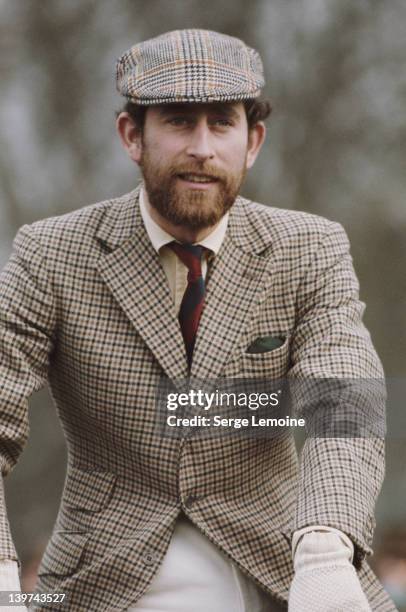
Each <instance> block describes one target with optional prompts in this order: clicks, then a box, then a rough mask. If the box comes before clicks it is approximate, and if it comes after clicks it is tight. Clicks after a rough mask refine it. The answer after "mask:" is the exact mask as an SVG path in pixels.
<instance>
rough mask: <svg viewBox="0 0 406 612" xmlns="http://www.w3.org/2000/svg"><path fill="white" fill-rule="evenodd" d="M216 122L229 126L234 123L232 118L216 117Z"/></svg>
mask: <svg viewBox="0 0 406 612" xmlns="http://www.w3.org/2000/svg"><path fill="white" fill-rule="evenodd" d="M214 123H216V124H217V125H220V126H222V127H229V126H231V125H232V123H231V121H230V119H215V121H214Z"/></svg>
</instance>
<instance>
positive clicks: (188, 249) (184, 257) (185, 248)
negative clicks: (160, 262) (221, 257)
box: [168, 242, 204, 280]
mask: <svg viewBox="0 0 406 612" xmlns="http://www.w3.org/2000/svg"><path fill="white" fill-rule="evenodd" d="M168 247H169V248H170V249H172V251H173V252H174V253H176V255H177V256H178V257H179V259H180V260H181V262H182V263H184V264H185V266H186V267H187V268H188V270H189V278H188V280H195V279H197V278H199V277H200V276H201V275H202V255H203V251H204V247H202V246H200V245H195V244H180V243H179V242H171V243H170V244H168Z"/></svg>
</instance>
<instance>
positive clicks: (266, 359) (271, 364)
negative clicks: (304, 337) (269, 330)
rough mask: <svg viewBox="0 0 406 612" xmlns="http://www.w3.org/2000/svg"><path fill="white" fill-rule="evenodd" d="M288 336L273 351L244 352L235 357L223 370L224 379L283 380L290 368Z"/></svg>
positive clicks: (289, 336)
mask: <svg viewBox="0 0 406 612" xmlns="http://www.w3.org/2000/svg"><path fill="white" fill-rule="evenodd" d="M290 338H291V335H290V334H284V342H283V344H281V346H278V347H277V348H275V349H271V350H268V351H264V352H260V353H251V352H250V353H248V352H246V351H244V352H242V353H240V354H239V355H236V356H235V357H234V358H233V359H232V360H230V362H229V363H228V364H227V366H226V367H225V369H224V376H225V377H231V378H233V377H238V378H256V379H260V380H269V379H278V378H284V377H285V376H286V375H287V372H288V370H289V367H290Z"/></svg>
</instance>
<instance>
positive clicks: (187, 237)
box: [145, 201, 221, 244]
mask: <svg viewBox="0 0 406 612" xmlns="http://www.w3.org/2000/svg"><path fill="white" fill-rule="evenodd" d="M145 204H146V207H147V209H148V212H149V214H150V215H151V217H152V219H153V220H154V221H155V223H156V224H157V225H159V227H161V228H162V229H163V230H165V232H168V234H170V235H171V236H173V237H174V238H176V240H178V241H179V242H184V243H189V244H193V243H195V242H201V241H202V240H204V239H205V238H206V236H208V235H209V234H211V233H212V232H213V231H214V230H215V229H216V227H217V226H218V224H219V223H220V221H221V219H220V221H218V223H216V224H215V225H211V226H210V227H205V228H203V229H192V228H189V227H186V226H184V225H174V224H173V223H171V222H170V221H168V220H167V219H165V217H163V216H162V215H161V214H160V213H159V212H158V211H157V210H156V209H155V208H154V207H153V206H151V204H150V202H148V201H147V202H146V203H145Z"/></svg>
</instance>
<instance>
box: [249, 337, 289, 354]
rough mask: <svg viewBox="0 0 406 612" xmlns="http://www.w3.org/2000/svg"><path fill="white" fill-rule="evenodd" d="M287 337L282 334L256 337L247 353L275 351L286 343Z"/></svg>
mask: <svg viewBox="0 0 406 612" xmlns="http://www.w3.org/2000/svg"><path fill="white" fill-rule="evenodd" d="M285 340H286V338H281V337H280V336H264V337H263V338H256V339H255V340H254V342H252V343H251V344H250V345H249V347H248V348H247V353H267V352H268V351H273V350H275V349H277V348H279V347H280V346H282V344H284V342H285Z"/></svg>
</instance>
